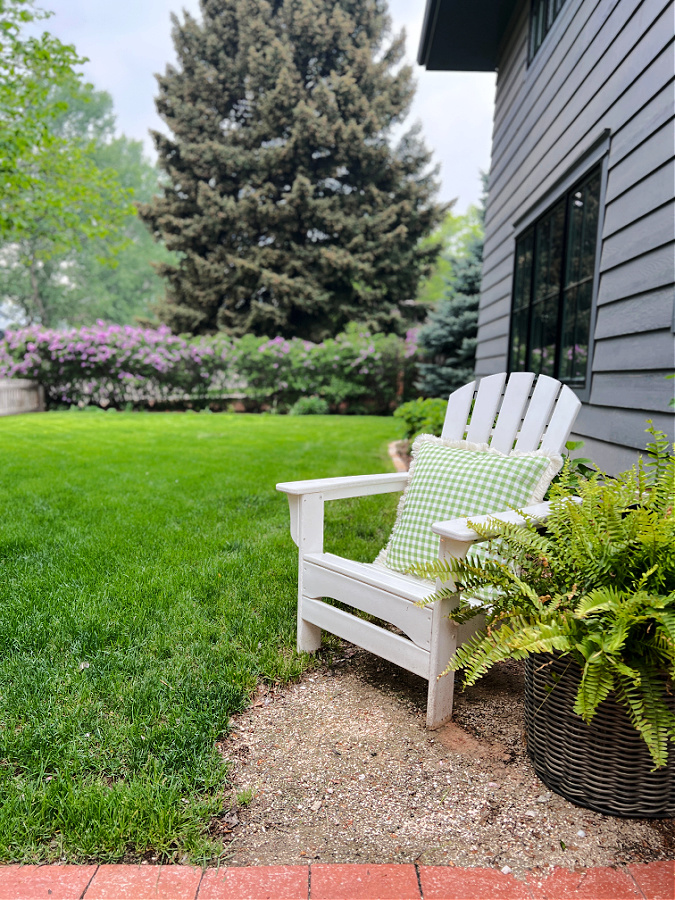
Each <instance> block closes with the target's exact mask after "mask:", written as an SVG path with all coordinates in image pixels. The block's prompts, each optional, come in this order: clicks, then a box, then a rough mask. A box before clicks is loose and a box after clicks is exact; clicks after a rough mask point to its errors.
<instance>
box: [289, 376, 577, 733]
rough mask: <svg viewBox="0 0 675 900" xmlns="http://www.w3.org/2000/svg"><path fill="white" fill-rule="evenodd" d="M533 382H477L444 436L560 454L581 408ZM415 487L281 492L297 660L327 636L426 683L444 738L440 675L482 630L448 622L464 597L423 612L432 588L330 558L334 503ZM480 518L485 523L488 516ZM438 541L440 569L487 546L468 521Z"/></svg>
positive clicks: (543, 507)
mask: <svg viewBox="0 0 675 900" xmlns="http://www.w3.org/2000/svg"><path fill="white" fill-rule="evenodd" d="M534 379H535V376H534V375H533V374H532V373H531V372H519V373H514V374H512V375H511V376H510V378H509V379H508V384H507V383H506V381H507V376H506V374H505V373H500V374H498V375H490V376H488V377H486V378H483V379H482V380H481V381H480V385H479V386H478V389H477V390H476V382H475V381H474V382H472V383H471V384H467V385H465V386H464V387H463V388H460V389H459V390H458V391H455V392H454V393H453V394H451V395H450V398H449V400H448V411H447V414H446V417H445V423H444V426H443V432H442V436H443V437H444V438H447V439H449V440H462V439H463V438H465V437H466V439H467V440H468V441H471V442H474V443H487V442H489V443H490V445H491V446H492V447H494V448H496V449H498V450H500V451H501V452H503V453H510V452H511V451H512V450H521V451H532V450H536V449H539V448H542V449H546V450H548V451H549V452H551V453H556V454H557V453H560V452H561V451H562V449H563V447H564V445H565V442H566V440H567V439H568V437H569V433H570V431H571V430H572V426H573V424H574V420H575V419H576V416H577V413H578V412H579V408H580V407H581V403H580V401H579V400H578V398H577V397H576V395H575V394H574V393H573V391H571V390H570V388H568V387H566V386H563V385H561V384H560V382H559V381H556V380H555V379H554V378H549V377H548V376H546V375H540V376H539V378H538V379H537V382H536V386H535V388H534V391H533V390H532V386H533V383H534ZM505 385H506V387H505ZM474 399H475V404H474V406H473V411H472V412H471V406H472V402H473V401H474ZM470 413H471V417H470V421H469V422H468V427H467V420H468V419H469V414H470ZM407 479H408V475H407V473H386V474H383V475H357V476H353V477H346V478H320V479H314V480H311V481H291V482H284V483H281V484H278V485H277V490H279V491H282V492H283V493H285V494H287V495H288V502H289V506H290V512H291V535H292V537H293V540H294V542H295V543H296V544H297V546H298V549H299V572H298V650H300V651H306V652H310V653H312V652H314V651H316V650H318V648H319V647H320V646H321V631H322V629H324V630H326V631H328V632H330V633H332V634H336V635H338V636H339V637H341V638H344V639H345V640H347V641H350V642H351V643H353V644H357V645H358V646H359V647H363V648H364V649H366V650H369V651H370V652H372V653H375V654H376V655H377V656H380V657H383V658H384V659H387V660H389V661H390V662H393V663H395V664H396V665H399V666H401V667H402V668H404V669H407V670H408V671H410V672H415V673H416V674H417V675H421V676H422V678H426V679H427V680H428V682H429V689H428V696H427V727H429V728H436V727H438V726H439V725H441V724H442V723H443V722H445V721H446V720H447V719H448V718H450V716H451V715H452V701H453V688H454V679H453V677H452V675H446V676H444V677H443V678H439V675H440V673H441V672H443V671H444V669H445V668H446V666H447V664H448V660H449V659H450V657H451V656H452V654H453V653H454V652H455V649H456V648H457V647H458V646H459V645H461V644H462V643H463V642H464V641H466V640H467V639H468V638H469V637H470V636H471V634H473V633H474V632H475V630H476V627H477V625H476V624H475V623H471V622H470V623H467V624H466V625H463V626H460V627H458V626H457V625H455V623H454V622H452V621H450V619H448V612H449V611H450V609H451V608H452V607H453V606H456V604H457V602H458V600H459V595H455V597H454V598H450V599H445V600H442V601H437V602H436V603H434V604H433V605H431V606H426V607H419V606H416V605H415V604H416V603H417V601H419V600H423V599H424V598H425V597H427V596H429V594H430V593H431V591H432V590H433V586H430V583H429V582H428V581H423V580H421V579H418V578H415V577H413V576H410V575H402V574H400V573H398V572H396V571H393V570H390V569H386V568H384V567H383V566H378V565H373V564H366V563H359V562H353V561H352V560H349V559H344V558H342V557H339V556H335V555H334V554H332V553H325V552H324V549H323V510H324V503H325V502H326V501H327V500H340V499H342V498H345V497H362V496H365V495H367V494H379V493H389V492H392V491H401V490H403V488H404V487H405V485H406V482H407ZM547 508H548V504H547V503H539V504H536V505H535V506H531V507H528V509H527V510H526V511H527V513H528V514H529V515H531V516H533V517H535V518H538V519H540V520H544V519H545V517H546V514H547ZM494 515H495V516H498V517H499V518H503V519H507V520H510V521H519V520H520V517H519V516H518V515H517V514H516V513H514V512H513V511H507V512H505V513H504V512H502V511H500V510H495V512H494ZM474 518H475V519H476V521H480V520H481V519H483V520H485V519H487V516H483V517H474ZM433 531H434V532H435V533H436V534H438V535H439V537H440V544H439V553H440V557H441V558H442V559H448V558H457V557H459V558H464V557H465V556H466V554H467V552H468V551H469V548H470V547H471V545H472V543H474V542H475V541H477V540H480V538H479V537H478V535H477V534H476V532H475V531H473V530H471V529H470V528H469V527H468V525H467V520H466V519H454V520H452V521H448V522H438V523H436V524H434V526H433ZM322 598H332V599H334V600H339V601H341V602H342V603H343V604H346V605H348V606H350V607H352V608H353V609H356V610H362V611H363V612H366V613H370V614H371V615H374V616H376V617H378V618H379V619H381V620H384V621H385V622H388V623H390V624H391V625H393V626H395V627H396V628H397V629H398V630H399V631H401V632H403V634H404V635H405V637H402V636H401V635H400V634H396V633H394V632H393V631H391V630H389V629H386V628H382V627H380V626H378V625H375V624H372V623H370V622H367V621H365V620H364V619H361V618H358V617H357V616H354V615H352V614H350V613H348V612H345V611H343V610H341V609H337V608H336V607H335V606H332V605H330V604H328V603H325V602H324V601H323V599H322Z"/></svg>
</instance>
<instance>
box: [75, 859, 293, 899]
mask: <svg viewBox="0 0 675 900" xmlns="http://www.w3.org/2000/svg"><path fill="white" fill-rule="evenodd" d="M308 893H309V868H308V867H307V866H253V867H252V868H250V869H244V868H234V867H232V868H227V869H209V870H208V871H207V872H205V873H204V877H203V878H202V883H201V885H200V886H199V900H307V896H308ZM87 900H89V897H88V896H87Z"/></svg>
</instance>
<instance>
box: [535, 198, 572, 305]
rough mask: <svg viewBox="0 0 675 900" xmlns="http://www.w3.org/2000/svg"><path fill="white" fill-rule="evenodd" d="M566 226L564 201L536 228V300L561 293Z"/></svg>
mask: <svg viewBox="0 0 675 900" xmlns="http://www.w3.org/2000/svg"><path fill="white" fill-rule="evenodd" d="M564 226H565V201H564V200H562V201H561V202H560V203H558V204H556V206H554V207H553V209H552V210H551V211H550V212H549V213H548V214H547V215H546V216H545V217H544V218H543V219H541V220H540V221H539V222H538V224H537V227H536V239H535V243H536V247H537V250H536V258H535V267H534V298H535V300H544V299H546V298H547V297H550V296H551V294H556V295H557V294H558V293H559V292H560V274H561V266H562V252H563V239H564Z"/></svg>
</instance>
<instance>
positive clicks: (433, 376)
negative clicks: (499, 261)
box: [417, 173, 487, 397]
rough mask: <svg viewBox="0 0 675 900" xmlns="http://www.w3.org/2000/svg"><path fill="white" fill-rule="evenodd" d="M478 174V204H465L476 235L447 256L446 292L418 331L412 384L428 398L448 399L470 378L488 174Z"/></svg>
mask: <svg viewBox="0 0 675 900" xmlns="http://www.w3.org/2000/svg"><path fill="white" fill-rule="evenodd" d="M481 177H482V180H483V195H482V197H481V201H480V205H479V206H478V208H477V209H476V207H470V210H469V213H470V215H469V214H467V218H469V219H471V218H473V219H474V222H475V217H477V218H478V223H479V234H473V235H470V236H469V238H468V240H466V241H465V243H464V246H463V247H462V248H461V249H460V251H459V252H455V253H453V254H450V255H448V256H447V257H446V262H447V263H448V264H449V269H450V274H449V276H448V277H447V279H446V285H447V286H446V291H445V295H444V296H443V298H442V299H441V300H440V301H439V303H438V305H437V306H436V308H435V309H434V310H432V312H430V313H429V316H428V318H427V321H426V322H425V324H424V327H423V328H422V329H421V330H420V333H419V338H418V341H419V349H420V354H421V357H422V362H421V363H420V365H419V379H418V381H417V387H418V389H419V390H420V391H421V392H422V393H423V394H425V395H426V396H427V397H447V396H448V394H449V393H451V392H452V391H455V390H457V388H460V387H462V385H463V384H467V382H469V381H472V380H473V377H474V368H475V363H476V336H477V333H478V303H479V300H480V289H481V278H482V269H483V224H484V222H485V205H486V202H487V175H485V174H484V173H481Z"/></svg>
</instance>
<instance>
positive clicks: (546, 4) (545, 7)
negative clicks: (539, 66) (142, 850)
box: [530, 0, 565, 60]
mask: <svg viewBox="0 0 675 900" xmlns="http://www.w3.org/2000/svg"><path fill="white" fill-rule="evenodd" d="M564 4H565V0H532V8H531V12H530V60H531V59H533V57H534V55H535V54H536V52H537V50H538V49H539V47H540V46H541V45H542V43H543V40H544V38H545V37H546V35H547V34H548V32H549V31H550V29H551V27H552V25H553V23H554V22H555V20H556V18H557V17H558V13H559V12H560V10H561V9H562V8H563V6H564Z"/></svg>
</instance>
